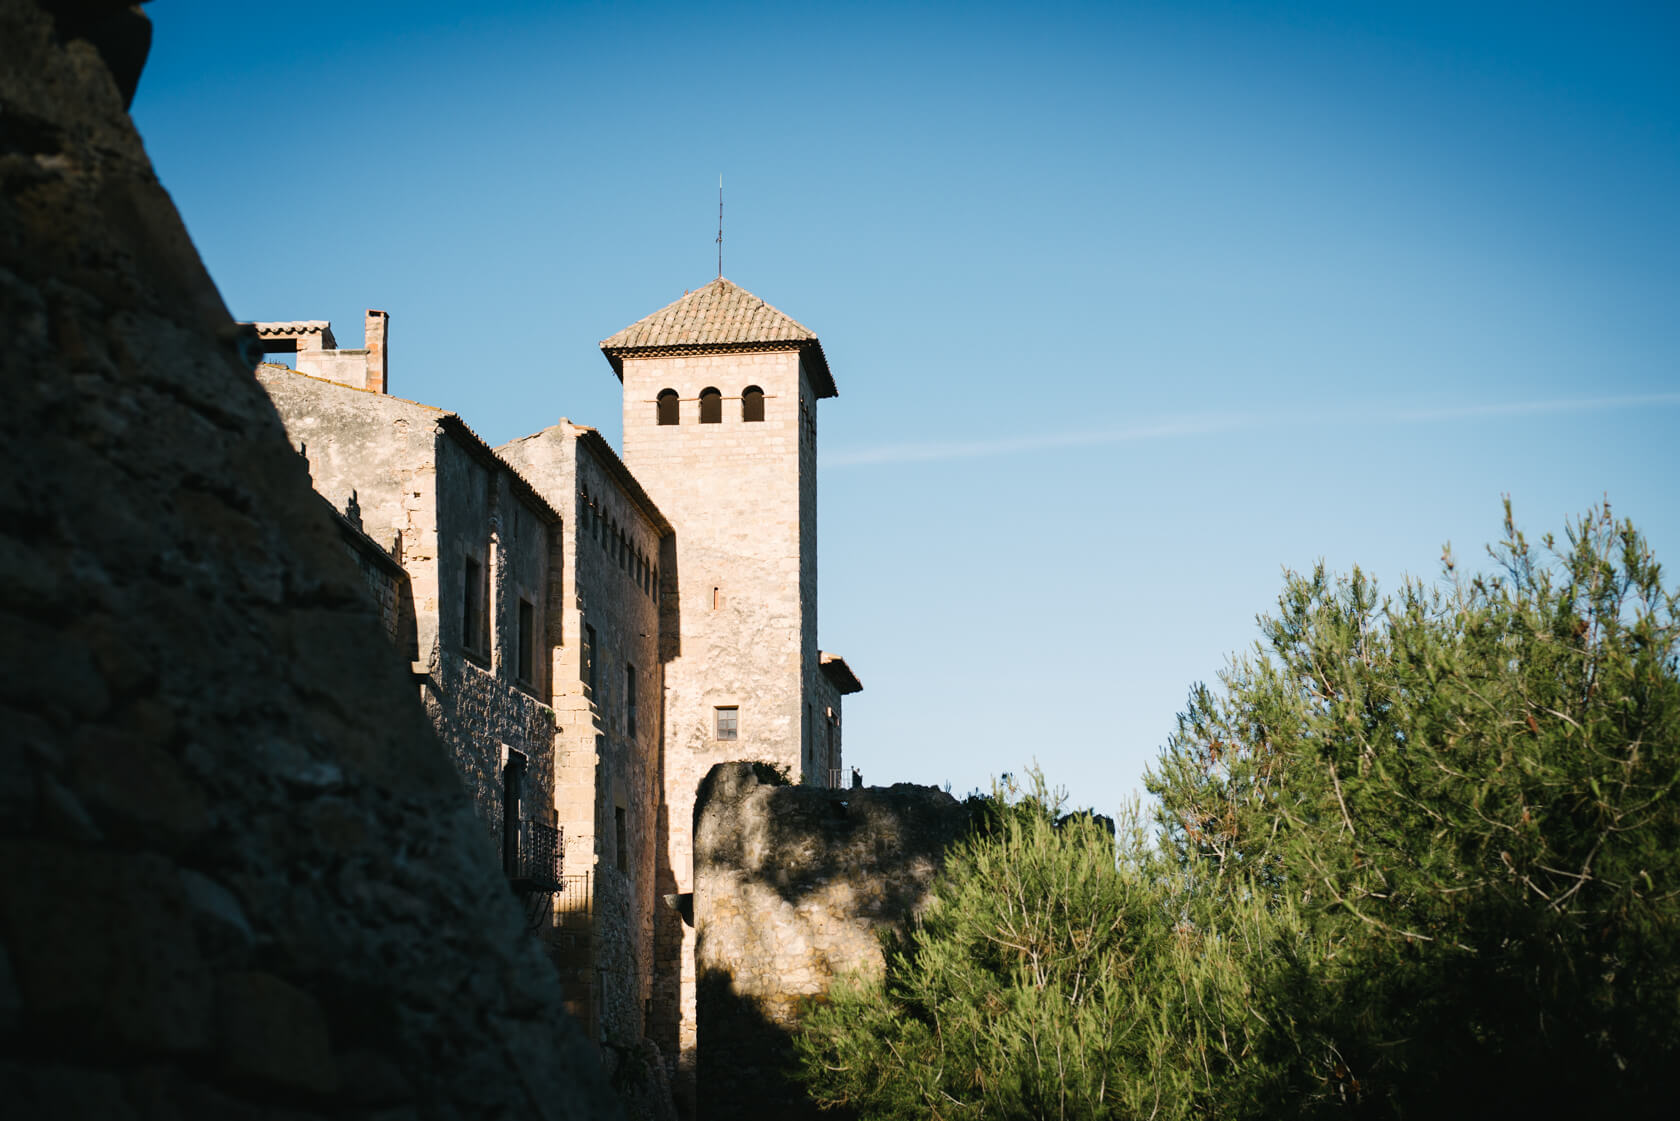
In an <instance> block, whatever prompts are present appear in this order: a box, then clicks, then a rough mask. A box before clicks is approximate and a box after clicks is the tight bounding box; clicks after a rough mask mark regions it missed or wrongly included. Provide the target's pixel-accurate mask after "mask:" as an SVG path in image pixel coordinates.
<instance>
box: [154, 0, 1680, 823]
mask: <svg viewBox="0 0 1680 1121" xmlns="http://www.w3.org/2000/svg"><path fill="white" fill-rule="evenodd" d="M148 11H149V12H150V13H151V16H152V19H153V22H154V24H155V25H156V29H157V32H156V42H155V45H154V48H153V52H152V58H151V62H150V63H149V65H148V68H147V71H146V74H145V76H144V78H143V79H142V81H141V85H140V90H139V94H138V96H137V98H136V100H135V104H134V110H133V112H134V117H135V120H136V122H137V124H138V125H139V127H140V131H141V133H142V135H143V136H144V137H145V139H146V142H147V147H148V149H149V151H150V152H151V155H152V158H153V161H154V163H155V164H156V167H157V171H158V175H159V177H160V178H161V180H162V182H163V184H164V186H165V187H166V188H167V189H168V190H169V191H170V192H171V193H172V195H173V196H174V198H175V201H176V204H177V205H178V206H179V208H180V209H181V212H182V214H183V216H184V218H185V220H186V223H187V227H188V229H189V230H190V231H191V233H192V235H193V238H194V240H195V242H196V243H197V245H198V247H199V251H200V253H201V254H202V255H203V257H204V260H205V263H206V265H207V266H208V267H209V269H210V272H211V274H212V276H214V277H215V279H216V282H217V284H218V285H219V286H220V288H221V291H222V294H223V296H224V298H225V299H226V300H227V302H228V305H229V308H230V310H232V312H233V313H234V314H235V315H236V316H238V317H240V318H244V319H294V318H295V319H315V318H326V319H331V320H333V321H334V324H335V328H336V330H337V332H338V334H339V338H340V341H341V342H342V343H343V344H344V345H355V342H356V336H357V332H358V331H359V326H358V324H359V323H360V318H361V313H362V310H363V309H364V308H367V307H378V308H383V309H385V310H387V311H389V312H390V313H391V355H392V359H391V361H392V373H391V378H392V389H393V392H396V393H398V394H400V395H402V396H405V397H412V398H416V399H419V400H423V401H427V402H429V403H432V404H437V405H442V406H444V407H447V408H450V409H453V410H455V411H457V412H459V413H461V414H462V415H463V416H464V417H465V418H466V419H467V420H468V422H469V423H471V424H472V425H473V426H474V427H475V428H476V429H477V430H478V431H479V432H480V433H481V434H482V435H484V436H485V437H486V438H487V439H489V440H490V441H491V442H493V443H499V442H502V441H504V440H507V439H510V438H512V437H514V436H516V435H521V434H524V433H526V432H530V431H534V430H535V429H537V428H540V427H542V426H544V425H547V424H549V423H552V422H553V421H554V419H555V418H557V417H559V416H562V415H565V416H569V417H571V418H572V419H574V420H576V421H579V422H582V423H588V424H594V425H596V426H598V427H599V428H601V429H602V431H603V432H604V433H605V434H606V435H607V436H608V437H609V439H611V440H612V441H613V442H614V443H615V444H616V443H617V442H618V432H619V427H620V421H619V400H618V388H619V387H618V382H617V381H616V380H615V379H614V378H613V376H612V374H611V371H610V369H609V368H608V366H607V364H606V362H605V361H604V360H603V359H602V358H601V357H600V354H599V351H598V349H597V347H596V344H597V343H598V341H599V340H600V339H602V338H605V337H606V336H607V335H609V334H611V333H613V332H614V331H616V330H617V329H618V328H620V327H622V326H624V325H626V324H628V323H630V322H632V321H634V320H635V319H638V318H640V317H641V316H642V315H644V314H646V313H648V312H650V311H652V310H654V309H656V308H658V307H660V306H662V305H664V304H666V303H668V302H669V301H671V300H672V299H675V298H676V297H678V296H680V295H681V294H682V293H683V291H684V290H685V289H688V288H693V287H696V286H698V285H700V284H703V283H705V282H706V281H708V280H710V279H711V278H712V276H713V275H714V273H715V271H716V265H715V246H714V244H713V238H714V236H715V223H716V217H717V215H716V206H717V199H716V188H717V178H718V175H719V174H720V173H721V174H723V175H724V177H725V182H726V195H727V213H726V233H725V246H724V272H725V274H726V275H727V276H729V277H730V278H731V279H732V280H734V281H735V282H736V283H738V284H741V285H742V286H743V287H746V288H748V289H750V290H751V291H753V292H754V293H756V294H757V295H759V296H760V297H762V298H764V299H765V300H767V301H769V302H770V303H772V304H774V305H776V306H777V307H779V308H781V309H782V310H783V311H786V312H787V313H788V314H790V315H792V316H794V318H796V319H798V320H800V321H801V322H803V323H805V324H806V325H807V326H809V327H811V328H812V329H813V330H815V331H816V332H817V333H818V334H819V335H820V336H821V338H822V340H823V345H824V349H825V351H826V352H827V354H828V357H829V361H830V363H831V365H832V367H833V370H834V374H835V378H836V381H837V383H838V385H839V387H840V394H841V395H840V397H839V398H838V399H836V400H832V401H827V402H824V404H823V407H822V419H821V458H820V481H821V487H822V494H821V515H820V516H821V522H820V540H821V545H820V566H821V581H822V601H821V632H822V633H821V642H822V646H823V647H824V648H825V649H828V650H834V651H838V652H841V653H843V654H844V655H845V656H846V658H847V659H848V661H849V662H850V663H851V665H852V666H853V667H854V668H855V669H856V671H857V672H858V674H859V675H860V677H861V678H862V679H863V681H864V684H865V686H866V690H865V692H863V693H862V694H860V695H858V696H855V697H853V698H850V699H849V701H848V703H847V706H846V730H845V742H846V749H847V756H848V762H849V763H852V764H856V765H858V766H860V767H861V768H862V769H863V771H864V774H865V776H866V778H867V779H868V780H869V781H871V782H892V781H914V782H924V783H941V784H943V783H945V782H949V783H951V784H952V785H953V787H954V788H955V789H956V791H957V792H958V793H961V792H963V791H966V790H968V789H970V788H972V787H976V786H982V787H983V786H985V785H986V784H987V783H988V781H989V777H990V776H991V775H994V774H997V773H999V772H1002V771H1012V770H1017V769H1019V768H1020V767H1021V766H1022V765H1023V764H1024V763H1026V762H1029V761H1031V760H1032V759H1034V758H1036V759H1037V760H1038V761H1039V762H1040V763H1041V764H1042V765H1043V766H1044V768H1045V770H1046V772H1047V773H1048V774H1049V776H1050V777H1051V779H1052V780H1053V781H1055V782H1058V783H1060V784H1062V785H1065V786H1067V787H1068V788H1069V789H1070V791H1071V793H1072V796H1073V798H1074V800H1075V801H1078V802H1080V803H1084V804H1095V805H1097V806H1098V807H1100V808H1104V809H1108V808H1112V807H1113V806H1115V805H1117V804H1118V803H1119V802H1120V801H1121V800H1123V799H1124V798H1125V797H1127V796H1128V795H1129V794H1130V792H1132V791H1133V790H1134V789H1136V788H1138V786H1139V783H1140V777H1141V774H1142V771H1143V768H1144V766H1145V765H1146V764H1147V763H1148V762H1149V761H1150V760H1151V759H1153V758H1154V756H1155V755H1156V753H1157V751H1158V750H1159V748H1160V746H1161V745H1162V744H1163V743H1164V742H1165V740H1166V737H1167V735H1168V733H1169V732H1170V731H1171V729H1172V726H1173V717H1174V714H1175V713H1176V712H1177V711H1178V710H1179V709H1181V708H1182V707H1183V703H1184V699H1185V696H1186V694H1187V691H1188V689H1189V687H1190V685H1191V684H1192V683H1193V682H1195V681H1198V680H1211V679H1212V678H1213V677H1214V676H1215V675H1216V674H1217V673H1218V671H1219V669H1220V668H1221V666H1222V665H1223V664H1224V662H1225V660H1226V658H1227V657H1228V656H1229V655H1230V654H1231V653H1232V652H1233V651H1237V650H1240V649H1242V648H1244V647H1246V646H1248V645H1249V644H1250V643H1252V641H1253V639H1254V637H1255V634H1256V631H1255V626H1254V619H1255V616H1256V615H1257V614H1258V613H1261V612H1264V611H1266V610H1268V609H1269V608H1270V606H1271V605H1272V603H1273V601H1274V600H1275V597H1276V594H1277V591H1278V589H1279V587H1280V584H1281V573H1282V571H1283V569H1284V568H1297V569H1299V568H1306V567H1310V566H1311V565H1312V564H1313V563H1314V562H1315V561H1317V560H1319V559H1323V560H1325V561H1326V562H1327V563H1328V564H1330V565H1331V566H1332V567H1334V568H1337V569H1343V570H1345V569H1347V568H1349V567H1351V566H1352V565H1354V564H1358V565H1360V566H1361V567H1363V568H1365V569H1366V570H1368V571H1371V572H1374V573H1376V574H1377V575H1378V577H1379V579H1380V580H1381V581H1383V583H1385V584H1386V585H1388V586H1392V585H1394V584H1395V583H1396V582H1398V580H1399V579H1400V578H1401V577H1402V576H1403V575H1405V574H1411V575H1416V576H1421V577H1424V578H1427V579H1433V578H1434V577H1435V576H1436V573H1437V571H1438V558H1439V556H1440V552H1441V546H1442V544H1443V542H1446V541H1448V540H1449V539H1450V540H1451V541H1452V543H1453V545H1454V547H1455V549H1456V550H1457V552H1458V554H1459V556H1460V558H1461V560H1463V559H1469V558H1472V557H1475V556H1477V555H1479V553H1480V548H1481V545H1482V544H1483V543H1485V542H1487V541H1489V540H1491V539H1492V538H1493V537H1494V536H1495V535H1496V534H1497V532H1498V529H1499V519H1500V508H1499V501H1500V496H1501V495H1502V494H1510V495H1511V497H1512V499H1513V502H1514V503H1515V507H1516V511H1517V516H1518V520H1519V522H1520V523H1521V524H1523V525H1524V526H1525V527H1527V528H1528V529H1530V530H1531V531H1533V532H1534V533H1535V534H1536V535H1538V534H1539V533H1540V532H1542V531H1544V530H1548V529H1551V530H1557V529H1561V528H1562V526H1563V524H1564V522H1565V520H1566V519H1567V518H1568V517H1570V516H1572V515H1575V514H1579V513H1581V512H1584V511H1585V510H1586V509H1587V507H1588V506H1589V505H1590V504H1592V503H1593V502H1595V501H1597V500H1599V499H1600V498H1601V497H1602V496H1603V495H1605V494H1608V495H1609V497H1610V499H1611V501H1612V503H1613V504H1614V507H1615V509H1616V511H1617V513H1618V514H1621V515H1626V516H1631V517H1632V518H1633V519H1634V520H1635V521H1636V522H1637V523H1638V524H1639V525H1640V526H1641V527H1642V528H1644V529H1645V530H1646V532H1647V533H1648V535H1649V536H1650V537H1651V539H1652V541H1653V543H1654V544H1655V545H1656V547H1657V551H1658V555H1659V557H1662V558H1666V559H1668V561H1669V563H1670V565H1671V566H1677V567H1673V568H1671V571H1680V502H1677V501H1676V498H1675V488H1674V480H1675V478H1676V477H1677V476H1680V450H1677V448H1676V444H1677V440H1676V436H1677V435H1680V315H1677V314H1676V311H1677V309H1680V252H1677V248H1680V67H1677V66H1675V65H1674V62H1673V60H1674V59H1675V58H1677V57H1680V9H1676V8H1674V7H1673V6H1672V5H1664V4H1648V5H1635V4H1614V3H1610V4H1594V5H1590V6H1589V5H1584V4H1573V5H1561V4H1558V5H1553V4H1546V3H1532V2H1531V3H1524V4H1476V3H1459V4H1432V3H1418V2H1413V3H1393V4H1375V3H1353V2H1346V0H1344V2H1340V3H1323V4H1251V3H1193V2H1181V3H1172V4H1123V3H1114V4H1102V5H1034V6H1028V5H986V4H961V5H955V4H937V3H923V4H899V5H868V4H847V5H832V6H817V5H805V6H801V5H770V4H765V5H695V4H687V5H665V4H605V3H600V4H557V3H549V4H534V3H504V4H497V5H487V6H484V10H482V11H481V10H479V9H478V7H475V6H468V5H461V4H441V3H421V2H416V3H404V4H381V3H366V4H334V5H327V4H318V3H312V2H307V0H305V2H300V3H294V4H289V5H286V6H284V8H283V9H274V8H267V7H264V8H257V7H250V6H246V5H228V4H222V3H209V2H207V0H203V2H201V0H158V2H156V3H153V4H151V5H150V6H149V8H148Z"/></svg>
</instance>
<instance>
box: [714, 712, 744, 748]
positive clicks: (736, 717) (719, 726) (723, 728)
mask: <svg viewBox="0 0 1680 1121" xmlns="http://www.w3.org/2000/svg"><path fill="white" fill-rule="evenodd" d="M712 711H713V713H714V715H715V716H716V735H717V738H718V739H720V740H732V739H735V738H737V733H739V731H740V729H741V710H740V708H739V707H738V706H736V705H719V706H718V707H717V708H715V709H713V710H712Z"/></svg>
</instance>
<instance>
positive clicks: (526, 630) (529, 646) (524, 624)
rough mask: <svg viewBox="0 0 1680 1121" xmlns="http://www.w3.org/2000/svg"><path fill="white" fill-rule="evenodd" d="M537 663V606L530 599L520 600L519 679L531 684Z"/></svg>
mask: <svg viewBox="0 0 1680 1121" xmlns="http://www.w3.org/2000/svg"><path fill="white" fill-rule="evenodd" d="M536 664H537V607H536V605H535V604H534V603H532V602H531V601H530V600H528V599H522V600H520V601H519V680H521V681H523V682H525V684H527V685H529V684H530V683H531V682H532V681H533V680H534V679H533V677H532V672H533V670H534V669H535V667H536Z"/></svg>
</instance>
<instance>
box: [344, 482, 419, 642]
mask: <svg viewBox="0 0 1680 1121" xmlns="http://www.w3.org/2000/svg"><path fill="white" fill-rule="evenodd" d="M334 513H335V514H337V511H334ZM337 521H338V530H339V534H340V536H341V537H342V538H343V539H344V551H345V552H346V553H348V554H349V555H350V559H351V560H353V561H355V562H356V569H357V571H359V572H360V573H361V574H362V583H363V585H364V586H366V588H367V594H368V598H369V599H370V600H372V601H373V604H374V608H375V610H376V611H378V613H379V621H380V623H381V624H383V625H384V627H385V637H386V638H387V639H389V640H390V643H391V645H392V646H393V647H395V648H396V650H397V652H398V653H399V654H401V655H402V657H403V658H404V659H405V660H406V661H410V662H412V661H414V659H415V657H416V656H417V654H418V650H417V647H416V644H415V635H414V596H413V594H412V593H411V592H410V591H409V587H408V573H406V572H404V571H403V567H402V565H400V564H398V563H397V561H396V559H395V558H394V557H393V556H392V555H391V554H390V553H388V552H386V551H385V550H384V549H383V548H381V547H380V545H379V543H378V542H377V541H375V540H373V539H372V538H371V537H369V536H368V535H367V534H365V533H363V532H362V530H361V529H360V528H359V527H358V526H357V525H356V524H355V523H353V522H351V521H350V520H349V519H348V518H346V517H345V516H344V515H342V514H338V516H337ZM396 544H397V546H398V548H399V550H400V548H401V545H402V542H401V539H400V538H399V539H398V540H397V542H396Z"/></svg>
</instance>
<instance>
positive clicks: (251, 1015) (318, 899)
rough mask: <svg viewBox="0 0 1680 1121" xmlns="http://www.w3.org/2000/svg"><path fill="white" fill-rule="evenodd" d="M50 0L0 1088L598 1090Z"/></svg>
mask: <svg viewBox="0 0 1680 1121" xmlns="http://www.w3.org/2000/svg"><path fill="white" fill-rule="evenodd" d="M51 7H52V9H53V11H52V12H49V11H47V10H46V9H44V8H43V7H40V6H37V5H36V4H35V3H32V2H29V0H0V52H3V54H4V60H5V65H4V66H3V67H0V315H3V320H4V325H5V332H6V339H7V352H6V356H5V360H4V366H3V374H0V379H3V380H0V385H3V388H4V400H5V402H6V408H5V410H4V411H3V412H0V440H3V442H4V447H5V449H6V465H7V466H6V471H5V474H4V477H3V481H0V634H3V635H4V636H5V638H4V642H3V644H0V657H3V662H4V664H3V666H0V727H4V729H5V734H4V736H3V737H0V803H3V811H0V947H3V948H0V1039H3V1041H4V1052H3V1056H0V1084H4V1085H5V1086H6V1087H7V1091H6V1097H7V1101H6V1112H7V1115H8V1116H9V1117H14V1118H29V1117H55V1118H57V1117H84V1116H88V1117H92V1116H98V1117H102V1118H128V1117H159V1118H163V1117H168V1118H195V1117H217V1118H224V1117H225V1118H246V1117H251V1118H254V1117H258V1116H265V1117H266V1116H273V1115H274V1114H273V1113H272V1112H270V1110H271V1108H273V1107H274V1106H275V1105H276V1104H278V1105H279V1106H280V1107H282V1108H283V1111H284V1113H285V1116H287V1117H290V1118H309V1117H324V1116H328V1115H331V1116H333V1117H358V1116H370V1117H371V1116H379V1117H474V1118H493V1117H503V1116H520V1117H546V1118H569V1117H578V1118H584V1117H588V1118H596V1117H610V1116H614V1115H615V1114H616V1112H617V1108H616V1105H615V1103H614V1102H613V1100H612V1097H611V1094H610V1091H609V1089H608V1088H607V1086H606V1085H605V1083H604V1081H603V1079H602V1077H601V1074H600V1070H599V1061H598V1060H597V1058H596V1057H595V1055H594V1053H593V1052H592V1050H591V1049H590V1047H589V1045H588V1044H587V1043H586V1042H585V1040H584V1039H583V1038H582V1036H581V1033H580V1032H579V1031H578V1029H577V1028H576V1026H575V1025H574V1024H573V1023H572V1022H571V1021H570V1020H568V1019H567V1018H566V1017H565V1016H564V1015H563V1014H562V1013H561V1012H560V1011H559V1007H560V994H559V988H558V985H557V982H556V980H555V977H554V974H553V970H552V968H551V967H550V966H549V965H548V964H547V962H546V961H545V960H544V959H543V958H542V955H541V953H540V952H539V950H538V949H537V947H536V944H535V943H534V941H533V940H532V939H531V938H530V937H529V936H528V934H527V933H526V931H525V930H524V927H523V918H522V915H521V914H520V911H519V908H518V906H517V905H516V903H515V901H514V899H513V897H512V896H511V894H510V892H509V890H508V886H507V884H506V882H505V881H504V880H503V879H502V878H501V875H500V873H499V870H498V869H497V867H496V865H495V861H494V858H493V855H492V853H491V852H490V851H489V846H487V845H485V844H484V842H483V839H482V837H481V836H480V834H481V832H482V830H481V829H480V828H478V827H477V826H475V825H474V823H473V820H472V818H471V816H470V811H469V809H468V804H467V801H466V799H465V798H464V797H463V796H462V791H461V785H460V781H459V779H458V778H457V777H456V775H455V774H454V772H453V770H452V768H451V767H450V765H449V762H448V759H447V757H446V756H445V754H444V752H443V751H442V749H441V748H440V747H439V746H438V744H437V742H436V741H435V739H434V738H433V736H432V733H431V731H430V729H429V727H428V725H427V723H426V721H425V719H424V717H423V715H422V712H421V710H420V706H419V702H418V699H417V697H416V693H415V689H414V688H413V686H412V685H411V683H410V682H409V680H408V677H407V667H406V666H405V665H403V664H402V663H401V662H400V661H399V659H398V658H397V657H396V656H395V655H394V654H393V653H392V651H391V648H390V647H389V645H388V644H387V643H386V642H385V640H384V638H383V637H382V635H381V634H380V632H379V629H378V624H377V622H376V619H375V617H374V615H373V614H372V612H371V608H369V607H368V606H367V605H366V603H365V602H364V598H363V596H362V595H361V593H360V591H359V586H358V580H359V577H358V576H357V574H356V573H355V571H354V569H353V568H352V566H351V563H350V561H349V559H348V558H347V557H346V556H345V554H344V552H343V550H342V549H341V547H340V546H339V544H338V542H337V540H336V537H335V530H334V529H333V527H332V525H331V522H330V520H329V518H330V515H329V513H328V511H327V509H326V508H325V506H324V505H322V504H321V503H320V502H319V500H318V499H317V498H316V497H315V496H314V495H313V493H312V492H311V490H310V486H309V480H308V478H307V477H306V474H305V469H304V465H303V464H302V462H301V461H300V460H299V459H298V457H297V456H296V455H295V454H294V453H293V452H292V451H291V449H290V447H289V446H288V444H287V442H286V439H285V436H284V433H283V431H282V429H281V426H280V424H279V421H278V420H277V418H276V417H275V415H274V412H273V410H272V408H271V407H270V406H269V404H268V401H267V399H266V397H265V396H264V395H263V393H262V392H261V390H260V389H259V388H258V386H257V384H256V382H255V380H254V379H253V378H252V376H251V364H252V362H253V361H254V359H255V355H254V354H253V353H251V352H250V348H249V346H248V345H247V344H246V343H245V340H244V339H243V338H242V337H241V335H240V333H239V331H238V329H237V328H235V326H234V324H233V323H232V321H231V319H230V317H229V316H228V314H227V311H226V309H225V308H224V307H223V305H222V303H221V300H220V297H219V296H218V295H217V293H216V291H215V289H214V287H213V286H212V285H211V283H210V280H209V278H208V277H207V276H206V274H205V272H204V269H203V267H202V265H201V264H200V262H199V260H198V257H197V255H196V253H195V252H194V250H193V248H192V245H191V243H190V242H189V240H188V239H187V236H186V233H185V230H184V229H183V228H182V225H181V222H180V220H179V218H178V217H177V215H176V214H175V211H174V209H173V207H172V206H171V204H170V202H169V199H168V197H167V195H165V193H164V192H163V190H162V189H161V188H160V187H159V185H158V183H157V181H156V179H155V177H154V176H153V173H152V170H151V167H150V164H149V163H148V161H147V159H146V156H145V153H144V151H143V149H142V148H141V145H140V142H139V139H138V137H137V136H136V135H135V133H134V130H133V128H132V126H131V125H130V123H129V120H128V117H127V115H126V113H125V112H124V94H123V91H122V90H121V89H119V85H118V83H117V81H115V80H114V79H113V77H112V74H111V66H112V65H113V63H111V62H110V60H112V59H116V60H121V59H123V58H126V57H131V56H132V55H133V53H134V50H135V49H136V46H135V43H134V42H133V40H132V36H133V35H135V34H138V32H135V31H134V28H135V26H136V24H135V22H134V21H132V20H130V19H127V18H114V22H113V20H110V19H106V16H107V15H109V14H111V13H116V14H117V15H118V16H121V13H122V10H123V8H122V5H111V4H105V5H101V4H91V3H90V4H70V3H56V4H53V5H51ZM55 13H56V14H55ZM139 26H141V27H142V28H143V24H140V25H139ZM89 28H93V29H95V30H93V31H90V30H88V29H89ZM124 28H127V29H128V30H127V31H125V30H124ZM99 29H104V30H99ZM125 36H129V38H125ZM140 49H142V50H143V45H142V46H141V48H140ZM118 69H119V70H120V69H121V67H120V65H119V66H118Z"/></svg>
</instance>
